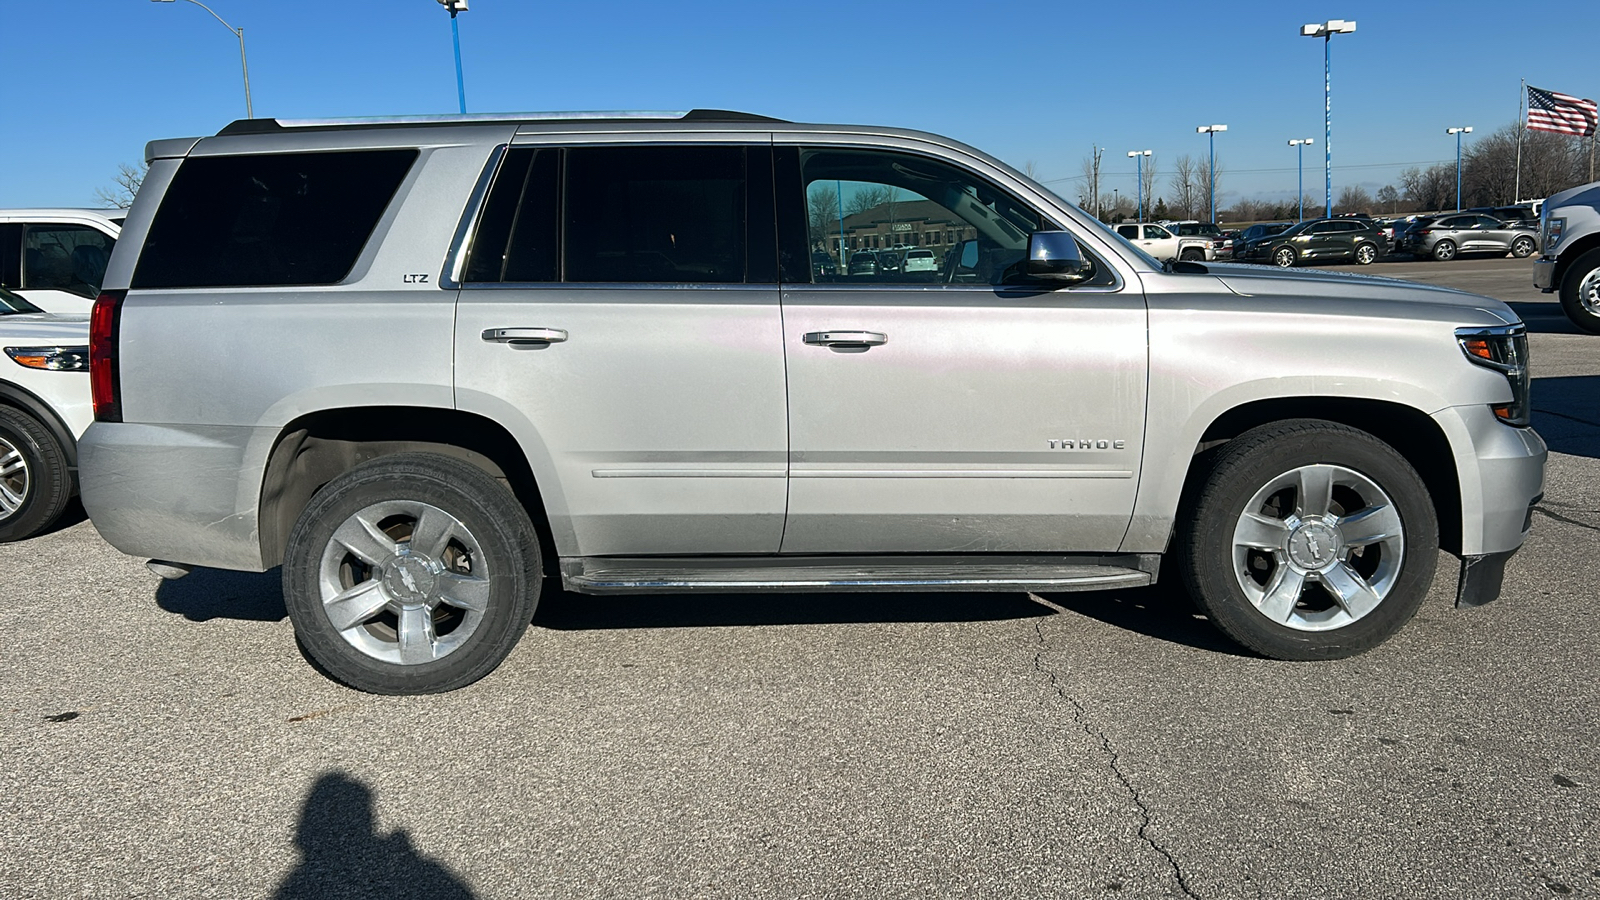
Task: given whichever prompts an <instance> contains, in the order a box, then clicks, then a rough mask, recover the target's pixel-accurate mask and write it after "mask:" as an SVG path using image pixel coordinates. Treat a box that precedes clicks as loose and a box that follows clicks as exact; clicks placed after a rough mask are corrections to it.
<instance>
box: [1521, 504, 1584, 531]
mask: <svg viewBox="0 0 1600 900" xmlns="http://www.w3.org/2000/svg"><path fill="white" fill-rule="evenodd" d="M1533 511H1534V512H1536V513H1541V514H1543V515H1545V516H1548V517H1549V518H1552V519H1555V520H1556V521H1557V522H1565V523H1567V524H1568V525H1576V526H1578V527H1579V528H1587V529H1589V530H1590V531H1600V525H1590V524H1589V523H1588V522H1584V521H1581V520H1578V519H1569V518H1567V517H1566V516H1563V515H1562V514H1560V513H1555V512H1551V511H1550V510H1548V509H1545V508H1544V507H1542V506H1535V507H1534V508H1533ZM1587 511H1588V510H1585V512H1587Z"/></svg>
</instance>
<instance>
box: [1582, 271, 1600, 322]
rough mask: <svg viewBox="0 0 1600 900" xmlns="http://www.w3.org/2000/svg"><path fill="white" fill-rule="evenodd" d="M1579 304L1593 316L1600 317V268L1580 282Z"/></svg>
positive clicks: (1590, 272)
mask: <svg viewBox="0 0 1600 900" xmlns="http://www.w3.org/2000/svg"><path fill="white" fill-rule="evenodd" d="M1578 304H1579V305H1580V306H1582V307H1583V308H1584V311H1585V312H1587V313H1589V315H1591V316H1600V267H1597V268H1594V269H1591V270H1590V271H1589V274H1587V275H1585V276H1583V278H1582V279H1581V280H1579V281H1578Z"/></svg>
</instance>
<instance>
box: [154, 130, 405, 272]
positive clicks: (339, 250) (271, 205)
mask: <svg viewBox="0 0 1600 900" xmlns="http://www.w3.org/2000/svg"><path fill="white" fill-rule="evenodd" d="M416 158H417V151H415V150H361V151H354V152H339V153H282V154H270V155H258V156H215V157H199V158H195V159H189V160H185V161H184V163H183V165H182V166H181V167H179V169H178V173H177V174H176V175H174V176H173V179H172V185H171V186H170V187H168V188H167V193H166V196H165V197H164V198H162V201H161V207H160V209H158V210H157V211H156V216H155V220H154V221H153V222H151V223H150V233H149V236H148V237H146V238H145V244H144V249H143V251H142V252H141V253H140V254H139V264H138V268H137V269H136V270H135V271H134V274H133V287H136V288H173V287H227V286H263V285H297V284H334V283H336V282H339V281H342V280H343V279H344V278H345V276H347V275H349V274H350V270H351V268H352V267H354V266H355V262H356V257H358V256H359V255H360V254H361V248H362V247H364V246H365V245H366V243H367V238H369V237H371V236H372V230H373V229H374V228H375V227H376V226H377V224H378V219H379V217H381V216H382V215H383V211H384V209H385V208H387V207H388V205H389V201H390V200H391V199H392V198H393V197H394V193H395V190H396V189H397V188H399V186H400V181H401V180H402V179H403V178H405V175H406V172H407V171H409V170H410V168H411V164H412V163H413V162H414V161H415V160H416Z"/></svg>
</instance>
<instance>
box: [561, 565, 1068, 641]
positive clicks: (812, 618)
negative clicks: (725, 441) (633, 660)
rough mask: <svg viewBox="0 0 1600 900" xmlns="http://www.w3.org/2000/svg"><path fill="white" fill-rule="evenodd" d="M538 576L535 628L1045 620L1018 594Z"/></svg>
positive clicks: (1045, 611)
mask: <svg viewBox="0 0 1600 900" xmlns="http://www.w3.org/2000/svg"><path fill="white" fill-rule="evenodd" d="M560 585H561V582H560V579H559V578H546V579H545V582H544V593H543V594H542V596H541V597H540V598H539V612H538V613H537V614H536V615H535V616H534V617H533V624H534V625H536V626H540V627H544V628H551V629H555V630H558V631H574V630H588V629H603V628H700V627H705V626H717V625H842V624H853V623H864V622H987V621H998V620H1002V619H1028V618H1036V617H1039V616H1048V615H1052V614H1053V612H1052V610H1050V609H1049V608H1048V607H1045V606H1041V605H1040V604H1038V603H1036V602H1034V601H1033V600H1031V599H1029V598H1028V595H1027V594H1023V593H986V592H974V593H961V594H943V593H911V594H789V593H770V594H632V595H623V596H589V595H584V594H573V593H569V592H567V591H564V590H562V589H561V586H560Z"/></svg>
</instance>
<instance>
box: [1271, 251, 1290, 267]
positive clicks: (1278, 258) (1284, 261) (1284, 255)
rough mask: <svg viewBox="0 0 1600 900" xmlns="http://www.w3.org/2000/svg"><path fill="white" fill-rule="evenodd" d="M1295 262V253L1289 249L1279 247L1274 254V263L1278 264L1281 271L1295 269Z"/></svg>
mask: <svg viewBox="0 0 1600 900" xmlns="http://www.w3.org/2000/svg"><path fill="white" fill-rule="evenodd" d="M1294 260H1295V254H1294V251H1293V250H1291V249H1289V248H1288V247H1279V248H1278V250H1277V252H1276V253H1274V254H1272V261H1273V262H1274V263H1276V264H1277V265H1278V268H1280V269H1289V268H1293V267H1294Z"/></svg>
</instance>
